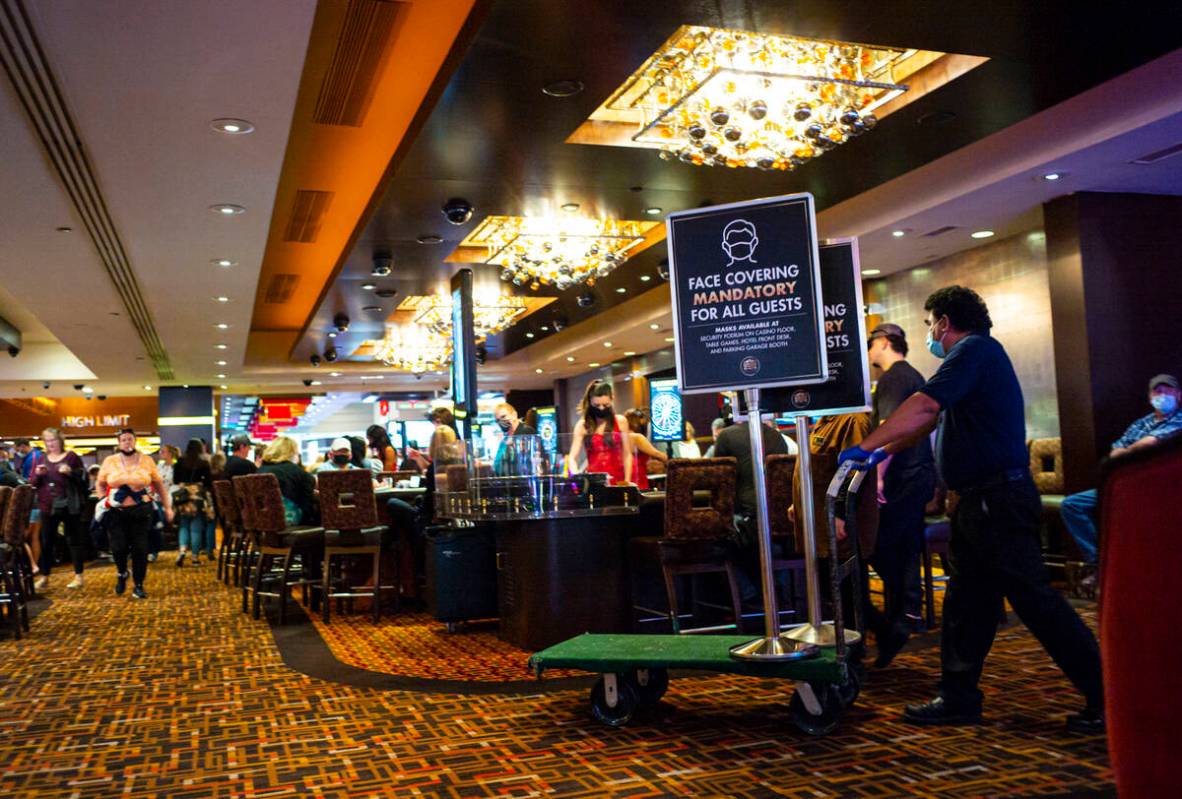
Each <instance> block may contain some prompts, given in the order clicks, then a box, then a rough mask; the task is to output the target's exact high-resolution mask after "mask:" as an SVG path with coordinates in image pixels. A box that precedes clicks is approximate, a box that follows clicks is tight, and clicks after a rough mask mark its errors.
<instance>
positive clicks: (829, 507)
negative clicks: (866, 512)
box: [825, 461, 868, 662]
mask: <svg viewBox="0 0 1182 799" xmlns="http://www.w3.org/2000/svg"><path fill="white" fill-rule="evenodd" d="M859 465H860V464H858V463H856V462H854V461H846V462H844V463H842V464H841V465H840V466H838V467H837V472H836V473H834V475H833V479H832V480H830V481H829V487H828V489H826V491H825V514H826V517H827V521H828V522H829V524H828V530H827V533H828V538H829V564H830V568H829V587H830V591H831V596H832V597H833V629H834V633H835V638H836V641H835V643H836V646H837V657H838V659H839V661H841V662H845V660H846V648H847V647H846V642H845V609H844V607H843V605H844V602H843V600H842V596H841V583H842V579H843V577H844V576H846V575H845V571H846V570H845V569H844V568H843V564H842V561H841V557H840V555H839V554H838V544H837V500H838V497H840V496H841V490H842V487H843V486H846V483H847V481H848V483H849V485H848V486H846V507H845V511H846V512H845V517H844V519H845V529H846V537H847V538H848V539H851V540H852V542H853V555H852V556H851V560H852V561H853V562H854V568H853V569H851V570H850V572H849V574H848V576H849V578H850V579H851V581H852V582H851V585H852V587H853V590H852V591H851V599H852V600H853V604H854V620H855V625H856V627H857V629H858V632H859V633H861V632H862V627H863V622H862V606H861V605H862V602H861V589H860V586H859V582H860V580H861V569H860V567H859V566H858V563H857V561H858V556H859V553H858V530H857V505H858V492H859V490H860V489H861V488H862V483H863V482H864V481H865V479H866V474H867V472H868V470H867V469H865V468H861V469H859V468H858V466H859ZM851 475H852V477H851Z"/></svg>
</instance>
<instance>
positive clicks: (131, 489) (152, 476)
mask: <svg viewBox="0 0 1182 799" xmlns="http://www.w3.org/2000/svg"><path fill="white" fill-rule="evenodd" d="M96 489H97V491H98V495H99V496H100V497H102V498H103V500H102V502H103V505H104V507H105V508H106V509H107V510H106V511H105V512H104V514H103V522H104V523H105V524H106V525H107V532H108V535H109V536H110V539H111V555H113V556H114V558H115V568H117V569H118V570H119V573H118V574H119V576H118V578H117V579H116V581H115V593H116V594H122V593H123V592H124V591H125V590H127V577H128V574H127V555H128V553H129V552H130V554H131V569H132V574H131V577H132V578H133V579H134V581H135V588H134V589H133V590H132V592H131V596H132V597H133V598H134V599H147V598H148V595H147V593H145V591H144V580H145V578H147V576H148V533H149V531H150V530H151V527H152V523H153V521H154V519H155V512H154V510H153V508H152V497H151V495H150V494H149V492H150V491H151V490H153V489H154V490H155V492H156V495H157V496H159V497H160V502H161V503H162V504H163V505H164V518H165V520H166V521H168V522H171V521H172V496H171V495H170V494H169V492H168V491H167V490H166V489H165V488H164V481H163V480H161V479H160V472H159V470H158V469H157V468H156V462H155V461H153V460H152V459H151V458H149V457H148V456H147V455H145V454H143V453H142V452H139V451H138V450H137V449H136V447H135V431H134V430H132V429H130V428H124V429H123V430H120V431H119V451H118V452H116V453H115V454H114V455H110V456H108V457H107V458H106V459H105V460H104V461H103V465H102V466H101V467H99V473H98V481H97V483H96Z"/></svg>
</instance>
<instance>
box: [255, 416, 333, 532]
mask: <svg viewBox="0 0 1182 799" xmlns="http://www.w3.org/2000/svg"><path fill="white" fill-rule="evenodd" d="M299 457H300V451H299V447H297V446H296V443H295V441H294V440H293V439H291V438H288V437H287V436H277V437H276V438H275V440H274V441H272V442H271V443H270V444H268V445H267V448H266V449H265V450H263V465H262V466H260V467H259V473H260V474H273V475H275V478H276V479H277V480H278V481H279V493H281V494H282V495H283V507H284V510H285V511H286V516H287V524H288V526H289V527H291V526H295V525H315V524H318V523H319V522H320V516H319V514H318V512H317V510H318V509H317V506H316V478H315V477H313V476H312V475H310V474H308V473H307V472H306V471H304V468H303V467H302V466H300V465H299V464H298V463H297V462H296V461H297V460H299Z"/></svg>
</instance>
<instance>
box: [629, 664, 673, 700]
mask: <svg viewBox="0 0 1182 799" xmlns="http://www.w3.org/2000/svg"><path fill="white" fill-rule="evenodd" d="M628 677H629V682H631V683H632V688H633V689H634V690H635V691H636V697H637V699H639V700H640V704H641V705H643V706H648V705H655V704H657V703H658V702H660V701H661V697H663V696H664V695H665V691H667V690H669V670H668V669H659V668H658V669H637V670H636V671H634V672H632V673H631V674H629V675H628Z"/></svg>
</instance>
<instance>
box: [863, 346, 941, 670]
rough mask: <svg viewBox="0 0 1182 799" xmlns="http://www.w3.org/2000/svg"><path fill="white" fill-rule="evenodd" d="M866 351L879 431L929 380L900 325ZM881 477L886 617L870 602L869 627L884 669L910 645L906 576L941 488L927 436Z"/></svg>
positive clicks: (886, 465)
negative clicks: (874, 375)
mask: <svg viewBox="0 0 1182 799" xmlns="http://www.w3.org/2000/svg"><path fill="white" fill-rule="evenodd" d="M867 351H868V353H869V359H870V364H871V366H873V367H875V368H876V369H878V370H881V376H880V377H879V378H878V384H877V386H876V387H875V390H874V404H873V413H872V415H871V418H870V429H871V430H875V429H877V428H878V427H879V426H880V425H881V424H882V423H883V422H884V421H886V419H887V418H888V417H889V416H890V415H891V414H892V413H894V412H895V409H897V408H898V407H899V406H900V405H902V404H903V402H904V401H905V400H906V399H907V398H908V397H910V396H911V395H912V394H914V393H915V392H916V391H918V390H919V389H920V388H921V387H922V386H923V384H924V379H923V375H921V374H920V373H919V372H918V371H917V370H916V369H915V367H914V366H912V365H911V364H909V363H908V362H907V337H906V334H905V333H904V332H903V328H901V327H899V326H898V325H892V324H884V325H879V326H878V327H876V328H874V330H873V331H872V332H871V333H870V341H869V342H868V343H867ZM879 475H880V484H881V490H880V492H879V506H880V507H879V516H878V539H877V541H876V542H875V546H874V554H873V555H872V556H871V558H870V562H871V563H872V564H873V565H874V570H875V571H876V572H877V573H878V576H879V577H880V578H882V587H883V588H882V593H883V604H884V607H885V613H880V612H879V611H878V609H877V608H876V607H874V605H873V604H869V607H868V608H867V611H868V613H867V618H866V625H867V627H868V628H869V629H871V630H873V631H874V637H875V639H876V640H877V642H878V658H877V659H876V660H875V662H874V665H875V666H877V667H878V668H885V667H886V666H888V665H890V662H891V661H892V660H893V659H894V657H895V655H897V654H898V653H899V650H900V649H902V647H903V645H904V644H905V643H907V637H908V628H907V619H906V609H907V573H908V568H909V567H911V566H914V565H915V564H916V562H917V561H918V559H919V553H920V550H921V549H922V548H923V515H924V507H925V506H926V505H927V503H928V502H929V501H930V500H931V498H932V493H933V492H934V491H935V488H936V467H935V463H934V461H933V460H932V445H931V442H930V441H929V440H928V438H927V436H924V437H922V438H920V439H919V441H917V442H916V443H915V445H914V446H911V447H907V448H906V449H902V450H899V451H898V452H896V453H895V454H894V455H892V456H891V457H890V458H889V459H888V460H886V461H884V462H883V463H882V464H881V465H880V466H879Z"/></svg>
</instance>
